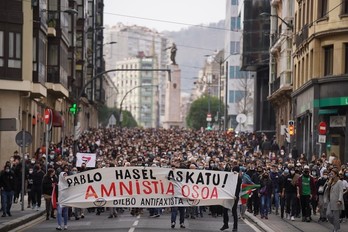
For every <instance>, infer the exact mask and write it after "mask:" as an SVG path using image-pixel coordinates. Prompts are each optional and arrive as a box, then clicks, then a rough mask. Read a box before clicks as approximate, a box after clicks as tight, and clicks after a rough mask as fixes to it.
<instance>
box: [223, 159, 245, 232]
mask: <svg viewBox="0 0 348 232" xmlns="http://www.w3.org/2000/svg"><path fill="white" fill-rule="evenodd" d="M232 171H233V172H234V173H238V174H239V172H240V168H239V166H238V165H237V166H234V167H233V168H232ZM241 186H242V177H241V176H240V175H238V181H237V186H236V191H235V193H234V196H235V198H234V203H233V207H232V215H233V229H232V231H237V230H238V214H237V206H238V201H239V194H240V188H241ZM228 221H229V217H228V209H227V208H224V209H223V222H224V225H223V226H222V227H221V228H220V230H221V231H224V230H226V229H228V228H229V226H228Z"/></svg>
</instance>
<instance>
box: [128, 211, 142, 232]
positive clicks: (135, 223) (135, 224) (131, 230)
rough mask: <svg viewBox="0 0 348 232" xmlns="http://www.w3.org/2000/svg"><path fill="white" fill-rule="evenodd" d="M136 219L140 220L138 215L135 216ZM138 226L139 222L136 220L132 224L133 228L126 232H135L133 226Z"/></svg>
mask: <svg viewBox="0 0 348 232" xmlns="http://www.w3.org/2000/svg"><path fill="white" fill-rule="evenodd" d="M137 219H140V215H138V216H137ZM138 224H139V220H136V221H134V223H133V225H132V226H133V227H131V228H130V229H129V230H128V232H134V230H135V228H134V226H137V225H138Z"/></svg>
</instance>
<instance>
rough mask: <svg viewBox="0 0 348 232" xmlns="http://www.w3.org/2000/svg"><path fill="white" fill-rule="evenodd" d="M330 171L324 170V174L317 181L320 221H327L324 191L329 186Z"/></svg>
mask: <svg viewBox="0 0 348 232" xmlns="http://www.w3.org/2000/svg"><path fill="white" fill-rule="evenodd" d="M327 181H328V171H327V170H324V171H323V175H322V176H321V177H320V178H319V179H318V181H317V182H316V183H315V186H316V189H317V193H318V207H319V221H321V222H326V208H327V203H325V202H324V192H325V190H326V188H327Z"/></svg>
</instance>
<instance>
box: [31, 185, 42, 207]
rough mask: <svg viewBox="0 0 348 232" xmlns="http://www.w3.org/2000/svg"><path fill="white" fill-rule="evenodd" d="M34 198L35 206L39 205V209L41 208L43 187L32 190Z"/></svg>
mask: <svg viewBox="0 0 348 232" xmlns="http://www.w3.org/2000/svg"><path fill="white" fill-rule="evenodd" d="M31 191H32V197H33V199H32V200H33V205H34V206H35V205H37V206H38V207H41V196H42V191H41V186H40V187H39V188H33V189H32V190H31Z"/></svg>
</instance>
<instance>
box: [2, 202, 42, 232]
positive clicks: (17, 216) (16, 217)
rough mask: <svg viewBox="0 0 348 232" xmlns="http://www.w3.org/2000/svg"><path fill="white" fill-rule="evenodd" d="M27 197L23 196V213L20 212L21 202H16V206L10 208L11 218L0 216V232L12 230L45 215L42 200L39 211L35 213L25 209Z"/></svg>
mask: <svg viewBox="0 0 348 232" xmlns="http://www.w3.org/2000/svg"><path fill="white" fill-rule="evenodd" d="M27 202H28V201H27V197H26V196H24V211H22V205H21V202H18V203H16V204H12V207H11V214H12V216H11V217H9V216H7V215H6V217H1V216H0V232H5V231H10V230H13V229H15V228H17V227H19V226H21V225H23V224H25V223H28V222H30V221H32V220H34V219H36V218H38V217H40V216H42V215H44V213H45V207H44V206H45V203H44V201H43V200H42V202H41V210H39V211H36V210H33V209H31V208H27ZM0 215H2V212H1V213H0Z"/></svg>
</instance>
